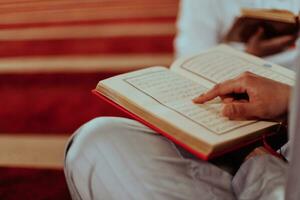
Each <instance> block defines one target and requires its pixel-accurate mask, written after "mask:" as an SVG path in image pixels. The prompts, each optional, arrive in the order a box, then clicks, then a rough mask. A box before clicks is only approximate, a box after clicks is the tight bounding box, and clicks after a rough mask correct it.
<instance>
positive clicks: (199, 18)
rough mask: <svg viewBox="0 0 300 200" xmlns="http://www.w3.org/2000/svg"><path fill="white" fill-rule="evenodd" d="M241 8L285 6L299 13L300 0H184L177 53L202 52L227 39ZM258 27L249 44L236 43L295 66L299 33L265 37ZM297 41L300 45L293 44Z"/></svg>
mask: <svg viewBox="0 0 300 200" xmlns="http://www.w3.org/2000/svg"><path fill="white" fill-rule="evenodd" d="M241 8H264V9H285V10H289V11H292V12H293V13H294V14H296V15H298V14H299V11H300V1H299V0H203V1H199V0H181V3H180V10H179V14H178V22H177V26H178V31H177V37H176V39H175V51H176V55H177V57H181V56H186V55H191V54H196V53H199V52H201V51H203V50H207V49H208V48H210V47H213V46H216V45H218V44H220V43H222V42H223V40H224V37H225V36H226V35H227V33H228V31H229V29H230V28H231V26H232V25H233V22H234V19H235V17H237V16H239V14H240V10H241ZM262 35H263V30H262V29H258V30H257V32H256V33H255V34H254V35H253V36H252V37H251V39H250V40H249V42H248V43H247V44H246V45H244V46H243V45H242V46H241V45H235V44H233V43H232V44H231V45H232V46H233V47H235V48H238V49H242V50H244V51H246V52H248V53H251V54H253V55H256V56H259V57H264V59H267V60H269V61H271V62H273V63H276V64H279V65H282V66H285V67H289V68H291V69H294V68H295V66H296V63H295V59H296V56H297V51H299V50H300V44H299V43H300V40H298V41H296V39H297V36H281V37H277V38H274V39H269V40H265V39H262ZM293 44H296V47H294V48H291V46H292V45H293Z"/></svg>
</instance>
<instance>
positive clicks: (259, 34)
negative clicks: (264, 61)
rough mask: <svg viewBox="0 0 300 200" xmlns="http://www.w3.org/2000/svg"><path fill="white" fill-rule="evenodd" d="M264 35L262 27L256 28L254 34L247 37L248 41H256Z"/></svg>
mask: <svg viewBox="0 0 300 200" xmlns="http://www.w3.org/2000/svg"><path fill="white" fill-rule="evenodd" d="M263 35H264V29H263V28H261V27H260V28H258V29H257V31H256V32H255V33H254V35H253V36H252V37H251V38H250V39H249V43H256V42H258V41H260V40H261V38H262V37H263Z"/></svg>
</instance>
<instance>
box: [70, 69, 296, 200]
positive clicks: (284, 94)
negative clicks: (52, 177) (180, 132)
mask: <svg viewBox="0 0 300 200" xmlns="http://www.w3.org/2000/svg"><path fill="white" fill-rule="evenodd" d="M274 91H276V92H274ZM299 92H300V73H299V74H298V82H297V85H296V89H295V94H294V101H293V102H294V103H293V107H292V108H293V110H291V111H292V114H291V118H290V125H291V126H290V134H291V136H292V137H291V140H292V141H294V142H295V143H296V142H299V139H300V138H299V137H300V135H299V133H298V134H296V133H297V131H298V132H299V130H300V125H299V123H297V122H299V120H300V116H299V113H300V105H299V101H300V93H299ZM232 93H247V95H248V96H249V99H248V100H236V99H234V98H232V97H231V96H230V94H232ZM290 93H291V88H290V87H289V86H288V85H285V84H282V83H279V82H275V81H272V80H270V79H266V78H263V77H260V76H257V75H254V74H251V73H248V72H247V73H244V74H242V75H241V76H239V77H237V78H235V79H232V80H228V81H226V82H224V83H221V84H218V85H217V86H216V87H214V88H213V89H212V90H210V91H209V92H207V93H206V94H202V95H201V96H199V97H198V98H196V99H194V102H195V103H204V102H206V101H208V100H210V99H213V98H215V97H217V96H220V97H222V98H223V102H224V109H223V114H224V115H225V116H227V117H229V118H231V119H249V118H250V119H253V118H262V119H272V118H275V117H278V116H280V115H283V114H286V113H287V112H288V111H289V99H290ZM292 150H293V154H292V155H291V162H290V164H288V163H286V162H284V161H282V160H281V159H279V158H277V157H275V156H272V155H270V154H268V153H261V152H267V151H265V150H262V151H260V153H259V155H255V154H252V156H251V157H250V158H248V159H247V160H246V161H245V162H244V163H243V164H242V165H241V166H240V168H239V170H238V171H237V172H236V173H235V174H230V173H228V172H227V171H224V170H222V169H221V168H219V167H217V166H215V165H213V164H211V163H209V162H206V161H202V160H199V159H196V158H193V156H191V155H189V154H188V153H186V152H183V151H182V150H181V149H180V148H179V147H177V146H176V145H174V144H173V143H172V142H171V141H169V140H168V139H166V138H164V137H163V136H161V135H158V134H157V133H155V132H154V131H152V130H151V129H149V128H147V127H146V126H144V125H142V124H140V123H139V122H137V121H133V120H130V119H125V118H112V117H102V118H97V119H94V120H92V121H90V122H88V123H87V124H85V125H83V126H82V127H81V128H79V129H78V130H77V131H76V132H75V134H74V135H73V137H72V139H71V140H70V143H69V144H68V147H67V152H66V160H65V174H66V179H67V183H68V186H69V189H70V192H71V195H72V197H73V199H85V200H88V199H107V200H108V199H115V200H119V199H136V200H140V199H201V200H205V199H208V200H211V199H222V200H226V199H263V200H268V199H270V200H271V199H272V200H276V199H278V200H279V199H300V191H299V186H300V183H299V180H300V178H299V176H298V172H297V170H298V168H299V167H300V161H299V159H297V153H300V146H299V144H298V145H297V144H294V145H293V146H292ZM285 190H286V192H285Z"/></svg>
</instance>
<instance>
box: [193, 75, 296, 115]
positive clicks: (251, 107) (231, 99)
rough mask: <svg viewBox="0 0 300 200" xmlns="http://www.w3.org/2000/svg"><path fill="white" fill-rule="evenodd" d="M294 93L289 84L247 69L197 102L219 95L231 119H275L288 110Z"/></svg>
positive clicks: (224, 113)
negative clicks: (291, 94)
mask: <svg viewBox="0 0 300 200" xmlns="http://www.w3.org/2000/svg"><path fill="white" fill-rule="evenodd" d="M290 93H291V87H290V86H288V85H286V84H283V83H279V82H276V81H273V80H271V79H267V78H264V77H261V76H258V75H255V74H253V73H250V72H245V73H243V74H242V75H240V76H238V77H237V78H235V79H231V80H227V81H225V82H223V83H220V84H217V85H216V86H215V87H214V88H213V89H211V90H209V91H208V92H206V93H205V94H202V95H200V96H199V97H196V98H195V99H193V101H194V103H199V104H202V103H205V102H207V101H210V100H212V99H214V98H216V97H218V96H219V97H221V99H222V101H223V103H224V106H223V110H222V113H223V115H224V116H226V117H228V118H229V119H258V118H259V119H273V118H276V117H279V116H281V115H283V114H285V113H286V112H287V110H288V104H289V97H290ZM237 96H239V98H236V97H237ZM241 96H246V97H247V98H240V97H241Z"/></svg>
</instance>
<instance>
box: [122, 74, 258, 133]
mask: <svg viewBox="0 0 300 200" xmlns="http://www.w3.org/2000/svg"><path fill="white" fill-rule="evenodd" d="M124 81H126V82H127V83H128V84H130V85H132V86H133V87H135V88H136V89H138V90H140V91H141V92H143V93H144V94H145V95H147V96H149V97H151V98H153V99H154V100H156V101H157V102H158V103H159V104H161V105H162V106H165V107H167V108H169V109H170V110H173V111H175V112H177V113H178V114H179V115H182V116H183V117H185V118H187V119H189V120H191V121H193V122H194V123H196V124H198V125H200V126H202V127H205V128H206V129H208V130H209V131H211V132H213V133H215V134H224V133H226V132H228V131H231V130H233V129H236V128H239V127H241V126H244V125H247V124H249V123H252V122H253V121H230V120H228V119H227V118H225V117H223V116H221V113H220V111H221V106H222V104H221V102H220V101H215V102H211V103H210V104H202V105H199V104H194V103H193V102H192V99H193V98H195V97H196V96H198V95H199V94H201V93H203V92H205V91H206V90H207V88H205V87H204V86H202V85H201V84H199V83H196V82H194V81H191V80H189V79H186V78H184V77H182V76H180V75H178V74H176V73H172V72H170V71H167V70H161V71H155V72H151V73H146V74H142V75H139V76H136V77H131V78H126V79H124Z"/></svg>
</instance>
